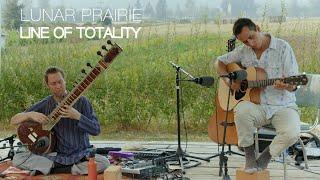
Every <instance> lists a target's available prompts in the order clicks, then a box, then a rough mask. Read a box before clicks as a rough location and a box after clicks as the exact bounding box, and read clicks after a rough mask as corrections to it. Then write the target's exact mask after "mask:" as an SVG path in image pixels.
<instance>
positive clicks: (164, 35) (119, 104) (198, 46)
mask: <svg viewBox="0 0 320 180" xmlns="http://www.w3.org/2000/svg"><path fill="white" fill-rule="evenodd" d="M259 24H260V25H262V28H263V29H266V30H270V31H271V32H272V34H274V35H276V36H279V37H281V38H283V39H285V40H287V41H288V42H289V43H290V44H291V45H292V47H293V49H294V51H295V54H296V57H297V60H298V63H299V65H300V71H301V72H304V71H305V72H308V73H320V48H319V46H320V36H319V31H320V19H308V20H305V19H304V20H292V21H288V22H286V23H284V24H281V25H279V24H277V23H263V24H261V23H259ZM231 29H232V25H231V24H221V25H217V24H215V23H213V22H209V23H207V24H205V23H192V24H174V23H171V24H164V25H159V26H147V27H143V32H142V34H141V38H139V39H129V40H127V39H125V40H116V42H117V43H118V44H120V45H121V46H122V47H123V49H124V52H123V53H122V54H121V55H120V56H119V57H118V58H117V59H116V60H115V61H114V62H113V64H112V65H111V67H110V69H109V70H108V72H107V73H104V74H103V75H102V76H101V77H100V78H98V80H97V82H95V83H94V85H93V86H92V88H91V89H90V90H89V91H88V92H87V93H86V96H88V97H89V99H90V100H91V102H92V104H93V106H94V109H95V110H96V113H97V115H98V117H99V119H100V122H101V124H102V125H104V127H107V129H109V130H108V132H112V131H119V130H120V131H124V130H125V131H131V130H133V131H136V130H138V131H145V132H152V131H154V130H156V131H158V132H171V133H172V132H175V130H176V120H175V116H176V114H175V113H176V109H175V71H174V69H173V68H172V67H171V65H170V64H169V63H168V62H169V61H173V62H176V63H178V64H179V65H181V66H182V67H183V68H184V69H185V70H187V71H188V72H190V73H191V74H193V75H195V76H199V75H211V76H214V77H216V73H215V72H214V70H213V66H212V59H215V57H217V56H218V55H221V54H223V53H225V52H226V47H225V45H226V41H227V39H228V38H229V37H230V35H231ZM7 40H9V41H10V45H9V46H7V47H6V49H5V50H2V52H1V54H2V55H1V56H2V57H1V68H2V69H1V83H0V84H1V85H0V99H1V104H0V106H1V108H0V114H1V120H0V121H1V122H2V124H4V127H5V128H9V129H10V128H12V127H11V126H8V125H6V124H9V119H10V117H11V116H12V115H14V114H15V113H17V112H20V111H23V110H24V109H26V108H28V107H29V106H30V105H31V104H33V103H35V102H36V101H38V100H40V99H42V98H43V97H45V96H46V95H48V91H47V90H46V89H45V88H44V86H43V82H42V74H43V72H44V70H45V69H46V68H47V67H48V66H51V65H56V66H60V67H62V68H63V69H65V70H66V73H67V82H68V89H69V90H71V89H72V84H73V82H74V81H75V80H76V79H77V78H78V77H79V75H80V71H81V69H83V68H86V67H85V64H86V63H87V62H90V63H91V64H92V65H94V64H95V63H96V62H97V60H98V56H97V55H96V51H97V50H99V48H100V46H101V45H102V44H104V43H105V41H104V40H91V41H89V40H77V39H72V40H67V41H62V42H49V41H47V42H39V41H34V42H27V44H25V45H23V44H24V43H25V42H23V43H21V42H19V41H20V40H19V39H18V38H17V36H16V34H15V33H11V34H10V35H9V37H7ZM19 44H20V45H19ZM182 87H183V109H184V119H185V121H186V126H187V128H188V129H189V132H197V133H203V132H206V131H207V122H208V119H209V117H210V116H211V114H212V113H213V112H214V109H215V107H214V104H213V99H214V97H215V90H216V86H214V87H213V88H204V87H200V86H198V85H196V84H191V83H187V82H184V83H183V84H182ZM303 116H307V114H306V113H305V114H303Z"/></svg>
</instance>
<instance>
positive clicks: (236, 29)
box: [233, 18, 257, 36]
mask: <svg viewBox="0 0 320 180" xmlns="http://www.w3.org/2000/svg"><path fill="white" fill-rule="evenodd" d="M243 27H248V28H249V30H256V28H257V26H256V24H255V23H254V22H252V20H251V19H249V18H239V19H237V20H236V22H235V23H234V25H233V35H235V36H237V35H239V34H240V33H241V31H242V28H243Z"/></svg>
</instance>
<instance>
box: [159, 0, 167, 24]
mask: <svg viewBox="0 0 320 180" xmlns="http://www.w3.org/2000/svg"><path fill="white" fill-rule="evenodd" d="M156 12H157V14H156V17H157V18H159V19H166V18H167V2H166V0H158V3H157V5H156Z"/></svg>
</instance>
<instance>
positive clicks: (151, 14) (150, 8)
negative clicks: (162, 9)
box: [143, 1, 155, 17]
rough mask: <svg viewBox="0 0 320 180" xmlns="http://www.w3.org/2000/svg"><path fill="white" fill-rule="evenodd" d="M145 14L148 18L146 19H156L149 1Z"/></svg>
mask: <svg viewBox="0 0 320 180" xmlns="http://www.w3.org/2000/svg"><path fill="white" fill-rule="evenodd" d="M143 14H144V16H146V17H154V16H155V13H154V9H153V7H152V5H151V3H150V1H149V2H148V4H147V5H146V8H145V9H144V12H143Z"/></svg>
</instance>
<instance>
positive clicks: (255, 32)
mask: <svg viewBox="0 0 320 180" xmlns="http://www.w3.org/2000/svg"><path fill="white" fill-rule="evenodd" d="M233 34H234V35H235V36H236V38H237V39H238V40H239V41H241V42H242V43H243V44H244V45H243V46H239V47H237V48H236V49H235V50H234V51H231V52H229V53H227V54H225V55H222V56H220V57H218V58H217V59H218V61H217V71H218V74H219V75H224V74H228V72H227V65H228V64H230V63H234V62H237V63H241V66H243V67H257V68H262V69H263V70H264V71H265V72H266V74H267V77H268V78H284V77H289V76H295V75H297V74H298V65H297V62H296V58H295V55H294V53H293V50H292V48H291V47H290V45H289V44H288V43H287V42H286V41H284V40H282V39H278V38H276V37H273V36H272V35H270V34H266V33H262V32H260V28H259V26H257V25H256V24H254V23H253V22H252V21H251V20H250V19H247V18H240V19H238V20H237V21H236V22H235V23H234V26H233ZM223 80H224V81H225V83H227V84H228V85H229V86H230V83H229V79H228V78H225V79H223ZM239 88H240V83H239V82H238V81H233V82H232V83H231V89H233V90H238V89H239ZM296 88H297V87H296V85H292V84H289V83H284V82H283V81H279V80H277V81H275V83H274V84H273V86H267V87H265V88H263V89H262V91H261V93H260V103H259V104H255V103H252V102H250V101H240V102H239V103H238V104H237V105H236V107H235V108H234V113H235V124H236V128H237V133H238V146H239V147H243V148H244V152H245V158H246V163H245V171H246V172H247V173H254V172H256V171H257V170H259V169H266V168H267V166H268V163H269V162H270V160H271V157H277V156H279V155H280V154H281V152H282V151H283V150H285V149H286V148H287V147H289V146H290V145H292V144H294V143H295V142H296V141H297V140H298V138H299V133H300V117H299V113H298V111H297V105H296V103H295V101H296V98H295V93H294V91H295V90H296ZM267 124H272V125H273V127H274V128H275V129H276V136H275V138H274V139H273V141H272V143H271V144H270V146H269V147H267V148H266V149H265V150H264V151H263V152H262V154H261V155H260V156H259V157H258V158H256V157H255V151H254V145H253V143H254V138H253V133H254V130H255V127H261V126H264V125H267Z"/></svg>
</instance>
